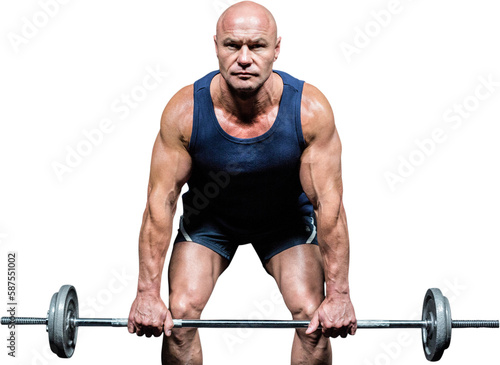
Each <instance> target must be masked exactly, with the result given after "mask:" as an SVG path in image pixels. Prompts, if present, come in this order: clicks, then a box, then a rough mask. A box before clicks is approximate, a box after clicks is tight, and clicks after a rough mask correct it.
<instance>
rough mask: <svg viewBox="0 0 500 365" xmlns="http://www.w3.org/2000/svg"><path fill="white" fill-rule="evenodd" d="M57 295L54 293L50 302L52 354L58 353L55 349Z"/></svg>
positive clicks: (49, 317) (49, 320) (49, 329)
mask: <svg viewBox="0 0 500 365" xmlns="http://www.w3.org/2000/svg"><path fill="white" fill-rule="evenodd" d="M57 294H58V293H54V295H52V299H51V301H50V306H49V312H48V313H47V319H48V320H47V332H48V333H49V344H50V349H51V350H52V352H54V353H57V348H56V347H55V343H54V341H55V340H54V333H55V331H54V317H55V313H56V302H57Z"/></svg>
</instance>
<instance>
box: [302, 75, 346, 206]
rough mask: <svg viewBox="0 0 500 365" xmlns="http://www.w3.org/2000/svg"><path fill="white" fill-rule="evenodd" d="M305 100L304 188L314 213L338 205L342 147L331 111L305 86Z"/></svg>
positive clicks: (327, 105)
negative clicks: (324, 206)
mask: <svg viewBox="0 0 500 365" xmlns="http://www.w3.org/2000/svg"><path fill="white" fill-rule="evenodd" d="M302 100H303V101H302V108H301V118H302V129H303V133H304V138H305V140H306V148H305V150H304V152H303V154H302V157H301V165H300V180H301V183H302V188H303V190H304V192H305V193H306V195H307V197H308V198H309V200H310V201H311V203H312V204H313V205H314V208H315V209H318V207H319V205H321V204H323V205H324V204H326V203H334V204H336V205H339V204H340V201H341V199H342V173H341V152H342V145H341V143H340V138H339V135H338V131H337V128H336V127H335V119H334V116H333V111H332V108H331V106H330V104H329V102H328V100H327V99H326V97H325V96H324V95H323V94H322V93H321V92H320V91H319V90H318V89H316V88H315V87H314V86H312V85H308V84H305V85H304V93H303V97H302Z"/></svg>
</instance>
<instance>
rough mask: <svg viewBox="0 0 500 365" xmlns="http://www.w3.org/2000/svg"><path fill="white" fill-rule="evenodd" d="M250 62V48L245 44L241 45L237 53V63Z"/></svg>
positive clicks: (245, 63) (246, 64)
mask: <svg viewBox="0 0 500 365" xmlns="http://www.w3.org/2000/svg"><path fill="white" fill-rule="evenodd" d="M251 63H252V57H251V56H250V50H249V49H248V46H247V45H243V46H242V47H241V48H240V52H239V54H238V64H239V65H240V66H249V65H250V64H251Z"/></svg>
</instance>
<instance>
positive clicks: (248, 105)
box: [128, 1, 356, 364]
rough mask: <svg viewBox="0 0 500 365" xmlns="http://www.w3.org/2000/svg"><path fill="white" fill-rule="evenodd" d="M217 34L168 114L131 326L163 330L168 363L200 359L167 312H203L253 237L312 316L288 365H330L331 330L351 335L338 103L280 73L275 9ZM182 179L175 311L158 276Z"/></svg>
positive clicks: (303, 316)
mask: <svg viewBox="0 0 500 365" xmlns="http://www.w3.org/2000/svg"><path fill="white" fill-rule="evenodd" d="M214 41H215V50H216V54H217V58H218V60H219V70H218V71H214V72H211V73H209V74H207V75H206V76H205V77H203V78H201V79H200V80H198V81H196V82H195V83H194V84H193V85H189V86H187V87H185V88H183V89H181V90H180V91H179V92H178V93H177V94H176V95H175V96H174V97H173V98H172V99H171V100H170V101H169V102H168V104H167V106H166V107H165V110H164V112H163V115H162V119H161V127H160V132H159V134H158V137H157V139H156V142H155V144H154V148H153V156H152V163H151V175H150V180H149V187H148V199H147V205H146V210H145V212H144V217H143V223H142V228H141V234H140V239H139V263H140V266H139V282H138V290H137V297H136V299H135V301H134V303H133V304H132V308H131V310H130V316H129V325H128V328H129V331H130V332H131V333H134V332H135V333H137V335H139V336H142V335H146V336H148V337H150V336H159V335H161V334H162V333H164V337H163V349H162V361H163V363H164V364H201V363H202V352H201V344H200V339H199V335H198V331H197V330H196V329H173V322H172V318H179V319H198V318H200V315H201V313H202V311H203V308H204V307H205V305H206V303H207V301H208V299H209V297H210V295H211V293H212V290H213V288H214V286H215V283H216V281H217V279H218V278H219V276H220V275H221V274H222V272H223V271H224V270H225V269H226V268H227V267H228V265H229V263H230V262H231V259H232V257H233V255H234V253H235V252H236V249H237V248H238V246H239V245H241V244H246V243H251V244H252V245H253V247H254V248H255V251H256V252H257V254H258V255H259V258H260V260H261V262H262V265H263V267H264V268H265V270H266V271H267V272H268V273H269V274H270V275H272V276H273V277H274V279H275V280H276V283H277V284H278V286H279V289H280V291H281V293H282V295H283V299H284V301H285V304H286V306H287V307H288V309H289V310H290V312H291V314H292V317H293V319H296V320H310V325H309V328H308V329H307V330H305V329H302V330H296V333H295V338H294V341H293V346H292V359H291V363H292V364H331V362H332V354H331V347H330V341H329V337H337V336H341V337H346V336H347V335H348V334H351V335H353V334H354V333H355V331H356V317H355V314H354V309H353V306H352V304H351V299H350V295H349V283H348V269H349V239H348V232H347V222H346V215H345V211H344V206H343V203H342V177H341V168H340V154H341V144H340V140H339V136H338V133H337V130H336V128H335V123H334V118H333V112H332V109H331V107H330V105H329V103H328V101H327V99H326V98H325V96H324V95H323V94H322V93H321V92H320V91H319V90H318V89H316V88H315V87H314V86H312V85H310V84H307V83H304V82H302V81H299V80H298V79H296V78H294V77H292V76H291V75H289V74H287V73H285V72H280V71H275V70H273V68H272V66H273V63H274V61H276V59H277V58H278V55H279V52H280V45H281V38H278V37H277V28H276V23H275V20H274V18H273V16H272V14H271V13H270V12H269V11H268V10H267V9H266V8H264V7H262V6H260V5H258V4H256V3H253V2H249V1H244V2H240V3H237V4H235V5H233V6H231V7H230V8H228V9H227V10H226V11H225V12H224V13H223V14H222V15H221V17H220V19H219V21H218V22H217V31H216V36H215V37H214ZM185 183H187V184H188V186H189V191H188V192H187V193H186V194H184V195H183V208H184V210H183V216H182V218H181V220H180V222H179V230H178V233H177V237H176V238H175V241H174V247H173V250H172V256H171V259H170V264H169V270H168V278H169V289H170V293H169V297H168V303H169V306H168V308H167V306H166V305H165V304H164V302H163V300H162V298H161V295H160V286H161V285H160V283H161V278H162V271H163V267H164V263H165V257H166V253H167V250H168V247H169V243H170V238H171V234H172V227H173V217H174V213H175V210H176V203H177V198H178V196H179V194H180V191H181V188H182V187H183V185H184V184H185ZM325 283H326V286H325ZM325 289H326V291H325ZM241 290H244V289H241ZM222 310H223V309H222ZM221 313H223V311H222V312H221ZM319 325H321V329H318V326H319Z"/></svg>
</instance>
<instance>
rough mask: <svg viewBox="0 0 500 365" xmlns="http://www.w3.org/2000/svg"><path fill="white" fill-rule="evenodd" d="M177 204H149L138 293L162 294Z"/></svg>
mask: <svg viewBox="0 0 500 365" xmlns="http://www.w3.org/2000/svg"><path fill="white" fill-rule="evenodd" d="M174 214H175V204H167V206H166V207H165V205H163V204H160V205H158V204H153V203H148V205H147V207H146V210H145V212H144V218H143V223H142V227H141V233H140V236H139V282H138V287H137V291H138V292H152V293H158V294H159V292H160V287H161V277H162V273H163V267H164V265H165V258H166V255H167V251H168V247H169V244H170V238H171V235H172V225H173V217H174Z"/></svg>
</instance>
